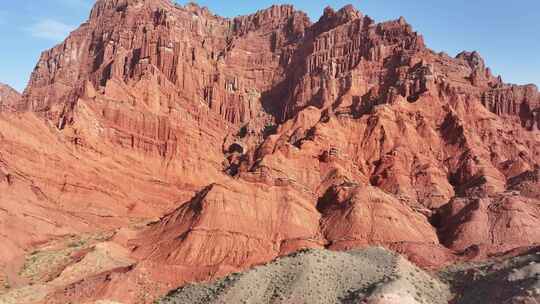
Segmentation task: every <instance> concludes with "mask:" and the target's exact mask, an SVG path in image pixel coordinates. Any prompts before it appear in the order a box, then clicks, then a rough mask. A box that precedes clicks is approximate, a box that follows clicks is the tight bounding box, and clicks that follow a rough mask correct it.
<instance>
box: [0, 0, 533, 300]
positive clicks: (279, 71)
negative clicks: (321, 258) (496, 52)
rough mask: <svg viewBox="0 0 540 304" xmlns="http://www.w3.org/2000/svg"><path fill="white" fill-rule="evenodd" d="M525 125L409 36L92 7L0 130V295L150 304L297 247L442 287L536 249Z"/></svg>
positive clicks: (289, 10)
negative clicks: (434, 277)
mask: <svg viewBox="0 0 540 304" xmlns="http://www.w3.org/2000/svg"><path fill="white" fill-rule="evenodd" d="M539 105H540V93H538V90H537V88H536V87H535V86H533V85H528V86H516V85H510V84H505V83H504V82H503V80H502V78H501V77H500V76H499V77H496V76H494V75H492V73H491V71H490V70H489V68H488V67H487V66H486V64H485V63H484V60H483V59H482V58H481V57H480V55H479V54H478V53H476V52H462V53H460V54H458V55H457V56H456V57H455V58H453V57H450V56H448V55H446V54H444V53H435V52H433V51H432V50H430V49H429V48H427V47H426V45H425V44H424V41H423V38H422V36H421V35H420V34H419V33H417V32H415V31H414V30H413V29H412V26H411V25H409V24H408V23H407V22H406V21H405V20H404V19H403V18H400V19H399V20H395V21H388V22H383V23H376V22H375V21H374V20H372V19H371V18H369V17H368V16H365V15H363V14H362V13H361V12H359V11H358V10H356V9H355V8H354V7H352V6H346V7H344V8H342V9H340V10H338V11H335V10H333V9H331V8H327V9H326V10H325V11H324V13H323V16H322V17H321V18H320V19H319V20H318V21H317V22H311V21H310V20H309V18H307V16H306V14H304V13H302V12H299V11H296V10H295V9H294V8H293V7H292V6H288V5H284V6H273V7H271V8H268V9H266V10H262V11H259V12H257V13H255V14H252V15H248V16H241V17H237V18H234V19H226V18H222V17H219V16H216V15H213V14H212V13H211V12H209V11H208V10H207V9H205V8H201V7H199V6H197V5H195V4H189V5H186V6H180V5H175V4H173V3H172V2H171V1H169V0H98V1H97V2H96V4H95V6H94V8H93V9H92V11H91V13H90V17H89V19H88V21H87V22H85V23H84V24H82V25H81V26H80V27H79V28H78V29H77V30H75V31H74V32H72V33H71V34H70V35H69V37H67V39H66V40H65V41H64V42H63V43H61V44H59V45H58V46H56V47H54V48H53V49H51V50H48V51H45V52H44V53H43V54H42V56H41V58H40V60H39V62H38V64H37V66H36V68H35V70H34V72H33V74H32V76H31V79H30V82H29V85H28V87H27V88H26V90H25V92H24V93H23V96H22V98H20V99H16V100H14V101H10V106H9V107H3V108H2V110H1V111H0V192H1V193H2V195H1V196H0V227H1V228H0V232H1V233H0V239H1V241H2V243H3V244H6V245H5V246H2V248H0V252H1V254H0V270H2V276H1V277H0V280H2V282H5V284H4V289H5V291H6V292H7V293H6V294H7V296H6V297H7V298H9V299H11V300H10V301H12V300H13V301H15V303H17V301H18V302H21V301H22V300H21V299H23V298H24V299H27V298H25V297H27V296H28V295H29V294H31V295H33V296H32V300H31V301H34V302H42V303H43V302H45V303H66V302H70V301H71V302H76V303H85V302H92V301H95V300H105V299H106V300H113V301H117V302H118V301H119V302H124V303H150V302H152V301H153V300H154V299H155V298H157V297H158V296H160V295H162V294H164V293H166V292H167V291H168V290H171V289H173V288H176V287H178V286H181V285H183V284H186V283H190V282H195V281H205V280H209V279H216V278H219V277H222V276H225V275H227V274H229V273H231V272H235V271H240V270H245V269H248V268H249V267H252V266H254V265H258V264H262V263H266V262H269V261H271V260H273V259H275V258H277V257H279V256H284V255H288V254H290V253H292V252H295V251H297V250H300V249H304V248H328V249H333V250H348V249H353V248H357V247H366V246H371V245H380V246H384V247H386V248H389V249H392V250H394V251H396V252H398V253H401V254H403V255H405V256H406V257H407V258H409V259H410V260H411V261H413V262H415V263H416V264H418V265H420V266H423V267H427V268H437V267H441V266H444V265H448V264H451V263H453V262H456V261H460V260H467V259H483V258H486V257H489V256H491V255H492V254H497V253H501V252H505V251H507V250H511V249H515V248H520V247H523V246H530V245H533V244H537V243H539V242H540V235H539V233H538V229H537V226H538V218H540V197H539V196H538V190H537V189H539V188H540V187H539V186H540V185H539V179H538V170H539V165H540V131H539V126H540V120H539V119H540V115H539V113H540V106H539ZM102 235H106V237H102ZM81 236H91V237H84V238H82V240H85V241H84V245H81V244H79V241H80V240H81ZM73 239H75V240H79V241H75V244H76V246H70V244H72V242H73ZM89 239H90V240H92V241H88V240H89ZM111 243H112V244H113V245H111ZM77 244H78V245H77ZM116 246H120V248H117V247H116ZM104 248H105V249H104ZM108 248H116V249H111V250H109V249H108ZM103 252H108V253H103ZM59 256H60V257H61V258H60V257H59ZM106 256H107V257H110V259H109V258H104V257H106ZM87 257H88V259H86V258H87ZM96 257H100V258H103V259H105V260H106V261H113V262H111V263H109V262H107V263H103V264H102V263H98V264H92V262H86V263H85V262H84V261H95V259H96ZM114 261H117V263H114ZM50 263H53V265H55V266H54V267H50V268H47V267H42V266H40V265H47V264H50ZM81 263H83V264H81ZM24 269H32V271H23V270H24ZM29 283H32V285H31V286H29V285H28V284H29ZM25 288H26V289H25ZM25 290H26V291H28V290H30V291H28V292H25ZM7 298H5V299H7ZM5 299H4V301H7V300H5ZM25 301H27V302H31V301H30V300H25Z"/></svg>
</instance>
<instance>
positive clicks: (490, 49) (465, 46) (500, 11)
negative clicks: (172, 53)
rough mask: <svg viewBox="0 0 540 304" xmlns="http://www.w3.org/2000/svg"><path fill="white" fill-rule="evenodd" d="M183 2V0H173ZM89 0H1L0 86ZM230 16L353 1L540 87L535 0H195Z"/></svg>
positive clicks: (508, 77) (17, 83)
mask: <svg viewBox="0 0 540 304" xmlns="http://www.w3.org/2000/svg"><path fill="white" fill-rule="evenodd" d="M177 2H178V3H180V4H185V3H186V2H188V1H177ZM93 3H94V1H93V0H39V1H37V0H0V37H1V40H0V41H1V46H0V82H4V83H7V84H10V85H11V86H13V87H15V88H16V89H18V90H23V89H24V87H25V86H26V83H27V81H28V77H29V75H30V73H31V72H32V70H33V68H34V66H35V64H36V62H37V59H38V57H39V54H40V53H41V51H43V50H45V49H47V48H50V47H52V46H53V45H55V44H56V43H58V42H60V41H62V40H63V38H64V37H65V36H66V35H67V34H68V33H69V31H70V30H71V29H74V28H75V27H77V26H78V25H79V24H80V23H81V22H83V21H84V20H86V19H87V17H88V14H89V12H90V8H91V6H92V5H93ZM198 3H199V4H200V5H203V6H207V7H209V8H210V9H211V10H212V11H213V12H214V13H216V14H218V15H221V16H225V17H232V16H236V15H242V14H248V13H252V12H254V11H256V10H257V9H261V8H266V7H268V6H270V5H272V4H277V3H291V4H294V5H295V6H296V7H297V8H298V9H301V10H303V11H305V12H307V13H308V14H309V15H310V17H311V19H312V20H314V21H316V20H317V19H318V18H319V16H320V15H321V13H322V11H323V9H324V7H326V6H328V5H330V6H332V7H334V8H341V7H342V6H344V5H346V4H353V5H354V6H355V7H356V8H358V9H359V10H360V11H362V12H363V13H364V14H366V15H369V16H371V17H372V18H374V19H375V20H377V21H384V20H389V19H395V18H397V17H399V16H404V17H405V18H406V19H407V21H409V23H411V24H412V25H413V27H414V28H415V30H417V31H419V32H421V33H422V34H423V35H424V37H425V40H426V43H427V44H428V46H429V47H430V48H432V49H434V50H436V51H445V52H447V53H448V54H450V55H452V56H454V55H456V54H457V53H458V52H460V51H462V50H477V51H479V52H480V53H481V54H482V56H483V57H484V59H485V60H486V62H487V64H488V65H489V66H491V67H492V70H493V72H494V73H495V74H501V75H502V76H503V79H504V80H505V81H506V82H512V83H519V84H525V83H535V84H537V85H540V1H539V0H513V1H503V0H452V1H437V0H435V1H434V0H411V1H405V0H326V1H323V0H288V1H282V0H235V1H231V0H199V1H198Z"/></svg>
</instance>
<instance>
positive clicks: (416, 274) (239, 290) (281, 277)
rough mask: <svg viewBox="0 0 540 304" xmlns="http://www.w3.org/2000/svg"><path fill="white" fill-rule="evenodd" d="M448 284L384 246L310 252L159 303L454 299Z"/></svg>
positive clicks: (322, 303) (181, 291)
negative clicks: (385, 248) (345, 250)
mask: <svg viewBox="0 0 540 304" xmlns="http://www.w3.org/2000/svg"><path fill="white" fill-rule="evenodd" d="M450 298H451V294H450V290H449V288H448V286H447V285H445V284H444V283H442V282H441V281H439V280H438V279H437V278H436V277H433V276H431V275H429V274H427V273H425V272H423V271H422V270H420V269H419V268H417V267H415V266H413V265H412V264H410V263H409V262H408V261H406V260H405V259H403V258H402V257H399V256H396V255H394V254H392V253H390V252H388V251H386V250H384V249H381V248H370V249H364V250H357V251H351V252H339V253H338V252H332V251H322V250H321V251H316V250H315V251H306V252H301V253H297V254H294V255H292V256H289V257H286V258H283V259H279V260H276V261H274V262H272V263H270V264H268V265H265V266H260V267H256V268H253V269H252V270H250V271H248V272H246V273H241V274H233V275H231V276H228V277H226V278H224V279H222V280H219V281H217V282H215V283H212V284H206V285H203V284H201V285H188V286H186V287H183V288H180V289H178V290H176V291H174V292H171V293H170V294H169V295H167V296H166V297H164V298H163V299H161V300H160V301H159V302H158V303H171V304H173V303H174V304H180V303H193V304H203V303H205V304H206V303H320V304H326V303H371V304H375V303H379V304H381V303H386V304H392V303H395V304H398V303H403V304H417V303H433V304H437V303H441V304H443V303H448V301H449V300H450Z"/></svg>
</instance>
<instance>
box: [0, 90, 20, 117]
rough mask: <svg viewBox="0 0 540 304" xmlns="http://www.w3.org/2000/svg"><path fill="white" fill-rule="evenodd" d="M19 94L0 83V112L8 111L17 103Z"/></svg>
mask: <svg viewBox="0 0 540 304" xmlns="http://www.w3.org/2000/svg"><path fill="white" fill-rule="evenodd" d="M20 99H21V94H20V93H19V92H17V91H15V89H13V88H12V87H10V86H8V85H5V84H3V83H0V111H8V110H10V109H12V107H13V105H16V104H18V103H19V100H20Z"/></svg>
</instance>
